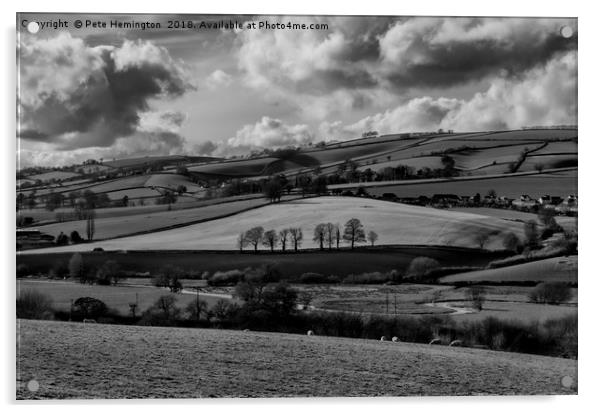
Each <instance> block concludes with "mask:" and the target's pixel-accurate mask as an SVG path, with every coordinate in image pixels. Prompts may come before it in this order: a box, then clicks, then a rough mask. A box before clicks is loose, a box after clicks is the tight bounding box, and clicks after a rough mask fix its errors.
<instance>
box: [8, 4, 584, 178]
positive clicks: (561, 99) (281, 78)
mask: <svg viewBox="0 0 602 413" xmlns="http://www.w3.org/2000/svg"><path fill="white" fill-rule="evenodd" d="M77 19H80V20H82V21H83V22H85V21H86V20H90V22H99V23H102V22H104V23H106V24H107V26H108V27H106V28H102V27H96V28H94V27H91V26H89V27H85V26H84V27H82V28H79V29H78V28H76V27H74V22H75V20H77ZM25 20H27V22H29V21H36V22H39V23H41V24H42V29H41V30H40V31H38V32H37V33H35V34H31V33H29V32H28V31H27V30H26V28H25V27H24V24H22V23H23V21H25ZM170 20H171V21H179V22H185V24H188V23H187V22H188V21H191V22H192V24H194V25H195V26H196V28H194V29H188V28H186V29H181V28H180V29H178V28H169V27H168V24H169V23H168V22H169V21H170ZM58 21H63V22H67V23H68V25H69V27H68V28H64V27H63V28H58V29H54V28H53V23H55V24H56V23H57V22H58ZM111 21H115V22H132V21H136V22H151V23H155V24H156V23H158V24H160V25H161V27H160V28H146V29H145V30H141V29H127V28H115V27H113V28H111V27H110V22H111ZM222 21H223V22H226V23H228V22H230V21H232V22H238V23H239V25H240V26H242V27H241V28H240V27H239V28H200V27H199V26H200V24H201V23H202V22H204V23H206V24H207V23H209V24H211V23H219V22H222ZM266 21H267V22H269V23H270V24H274V23H281V24H284V25H286V24H288V22H291V23H298V24H306V25H310V24H314V25H315V24H320V25H324V27H323V28H321V29H313V30H312V29H307V30H294V29H287V28H284V29H277V28H276V29H259V28H252V27H250V26H248V24H249V23H252V22H255V23H256V26H257V25H258V23H259V22H266ZM577 37H578V31H577V21H576V19H559V18H554V19H543V18H541V19H540V18H445V17H375V16H363V17H362V16H358V17H349V16H345V17H337V16H216V15H212V16H202V15H195V16H193V15H181V16H176V15H173V16H171V15H127V16H126V15H74V14H66V15H65V14H62V15H59V14H46V15H35V14H21V15H19V16H18V38H17V42H18V44H17V52H18V76H19V78H18V96H17V102H18V131H17V139H18V144H19V145H18V151H19V153H18V160H19V164H18V165H19V166H20V167H27V166H61V165H70V164H74V163H80V162H82V161H84V160H86V159H99V158H103V159H105V160H108V159H113V158H124V157H130V156H145V155H167V154H188V155H208V156H220V157H222V156H223V157H227V156H233V155H244V154H247V153H249V152H250V151H253V150H261V149H263V148H272V149H274V148H279V147H287V146H296V145H307V144H309V143H316V142H320V141H331V140H346V139H353V138H358V137H360V136H361V134H362V133H363V132H367V131H378V132H379V133H380V134H386V133H398V132H419V131H433V130H437V129H439V128H443V129H453V130H454V131H467V132H468V131H481V130H502V129H515V128H521V127H523V126H535V125H558V124H576V123H577Z"/></svg>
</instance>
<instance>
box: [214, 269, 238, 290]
mask: <svg viewBox="0 0 602 413" xmlns="http://www.w3.org/2000/svg"><path fill="white" fill-rule="evenodd" d="M244 276H245V274H244V273H243V272H242V271H240V270H230V271H224V272H222V271H216V272H215V273H214V274H213V275H212V276H211V278H209V279H208V280H207V284H209V285H211V286H224V285H236V284H237V283H238V282H239V281H241V280H242V279H243V278H244Z"/></svg>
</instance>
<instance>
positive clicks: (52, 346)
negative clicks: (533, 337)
mask: <svg viewBox="0 0 602 413" xmlns="http://www.w3.org/2000/svg"><path fill="white" fill-rule="evenodd" d="M576 374H577V361H576V360H567V359H558V358H551V357H542V356H532V355H526V354H516V353H503V352H493V351H487V350H476V349H467V348H450V347H443V346H428V345H421V344H409V343H393V342H380V341H369V340H360V339H346V338H334V337H317V336H312V337H307V336H298V335H288V334H275V333H259V332H242V331H229V330H204V329H178V328H151V327H132V326H116V325H101V324H97V325H91V324H81V323H61V322H49V321H30V320H18V325H17V398H19V399H34V398H40V399H47V398H59V399H60V398H80V399H88V398H200V397H279V396H281V397H294V396H297V397H309V396H419V395H482V394H575V393H576V391H577V390H576V388H575V387H570V388H567V387H563V386H562V384H561V381H562V378H563V377H565V376H570V377H571V378H573V379H574V383H575V385H576V383H577V380H576V378H577V376H576ZM30 380H36V381H37V383H39V389H38V390H37V391H35V392H31V391H29V390H28V389H27V383H28V382H29V381H30Z"/></svg>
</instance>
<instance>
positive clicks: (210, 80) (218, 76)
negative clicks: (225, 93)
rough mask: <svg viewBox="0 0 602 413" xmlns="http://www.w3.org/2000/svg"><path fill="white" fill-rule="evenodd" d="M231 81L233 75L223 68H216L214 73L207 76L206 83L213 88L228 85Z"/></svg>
mask: <svg viewBox="0 0 602 413" xmlns="http://www.w3.org/2000/svg"><path fill="white" fill-rule="evenodd" d="M231 83H232V76H231V75H229V74H228V73H226V72H224V71H223V70H221V69H217V70H215V71H214V72H213V73H211V74H210V75H209V76H207V79H205V84H206V85H207V87H208V88H209V89H211V90H216V89H219V88H223V87H228V86H230V84H231Z"/></svg>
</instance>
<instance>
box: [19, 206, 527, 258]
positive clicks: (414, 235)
mask: <svg viewBox="0 0 602 413" xmlns="http://www.w3.org/2000/svg"><path fill="white" fill-rule="evenodd" d="M351 218H358V219H359V220H360V221H361V222H362V224H363V225H364V227H365V230H366V232H368V231H375V232H376V233H377V234H378V240H377V243H376V244H377V245H400V244H401V245H404V244H408V245H443V246H459V247H478V246H479V244H478V240H477V237H478V236H479V235H481V234H485V235H487V236H488V239H487V241H486V243H485V247H486V248H489V249H500V248H501V247H502V243H501V241H502V239H503V237H504V236H505V234H506V233H507V232H509V231H512V232H515V233H516V234H518V235H520V234H522V232H523V229H522V224H521V223H517V222H510V221H506V220H502V219H496V218H490V217H485V216H482V215H475V214H470V213H464V212H451V211H446V210H440V209H434V208H425V207H416V206H411V205H404V204H398V203H391V202H385V201H378V200H374V199H369V198H351V197H320V198H307V199H301V200H295V201H289V202H283V203H279V204H271V205H268V206H264V207H261V208H257V209H253V210H251V211H247V212H243V213H240V214H237V215H234V216H231V217H228V218H223V219H215V220H212V221H209V222H204V223H201V224H195V225H190V226H186V227H182V228H176V229H173V230H167V231H161V232H156V233H153V235H152V236H148V235H140V236H132V237H126V238H120V239H113V240H107V241H100V242H94V243H91V244H76V245H69V246H64V247H53V248H47V249H44V252H67V251H89V250H91V249H92V248H97V247H100V248H103V249H105V250H160V249H166V248H167V249H171V250H233V249H236V239H237V237H238V235H239V234H240V233H241V232H244V231H246V230H248V229H250V228H253V227H256V226H263V227H264V228H265V229H266V230H267V229H275V230H280V229H283V228H291V227H300V228H302V230H303V234H304V239H303V242H302V244H301V246H300V248H316V247H317V245H316V244H315V243H314V242H312V240H311V238H312V236H313V231H314V228H315V226H316V225H317V224H319V223H322V222H333V223H339V224H341V226H343V225H344V224H345V222H346V221H347V220H349V219H351ZM289 248H291V245H290V243H289ZM35 251H36V250H30V251H28V252H24V253H25V254H27V253H29V252H35Z"/></svg>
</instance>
